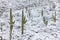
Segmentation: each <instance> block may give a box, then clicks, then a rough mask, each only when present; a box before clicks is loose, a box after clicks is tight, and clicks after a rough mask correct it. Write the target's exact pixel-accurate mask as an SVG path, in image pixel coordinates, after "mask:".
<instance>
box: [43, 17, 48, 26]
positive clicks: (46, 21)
mask: <svg viewBox="0 0 60 40" xmlns="http://www.w3.org/2000/svg"><path fill="white" fill-rule="evenodd" d="M43 22H44V24H45V25H46V26H47V24H48V20H46V18H45V17H43Z"/></svg>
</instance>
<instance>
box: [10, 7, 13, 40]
mask: <svg viewBox="0 0 60 40" xmlns="http://www.w3.org/2000/svg"><path fill="white" fill-rule="evenodd" d="M12 20H13V19H12V9H11V8H10V40H11V38H12V35H11V34H12V29H13V21H12Z"/></svg>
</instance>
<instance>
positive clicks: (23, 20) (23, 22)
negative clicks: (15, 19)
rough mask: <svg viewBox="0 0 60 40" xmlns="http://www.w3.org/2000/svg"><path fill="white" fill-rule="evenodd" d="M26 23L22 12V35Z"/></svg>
mask: <svg viewBox="0 0 60 40" xmlns="http://www.w3.org/2000/svg"><path fill="white" fill-rule="evenodd" d="M25 23H26V20H25V17H24V11H22V34H23V33H24V24H25Z"/></svg>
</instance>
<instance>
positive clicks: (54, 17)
mask: <svg viewBox="0 0 60 40" xmlns="http://www.w3.org/2000/svg"><path fill="white" fill-rule="evenodd" d="M52 18H53V20H54V22H56V12H55V14H54V15H53V14H52Z"/></svg>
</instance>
